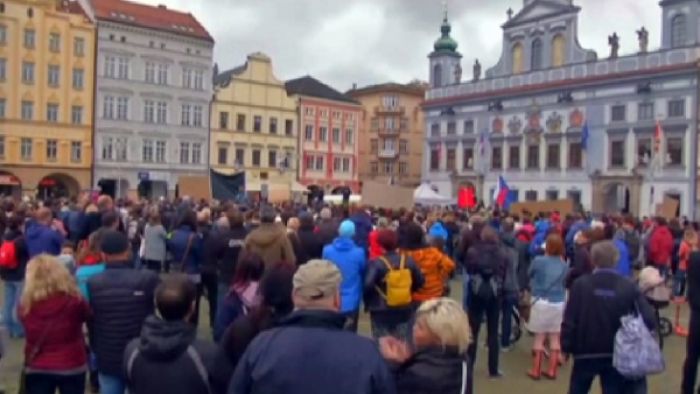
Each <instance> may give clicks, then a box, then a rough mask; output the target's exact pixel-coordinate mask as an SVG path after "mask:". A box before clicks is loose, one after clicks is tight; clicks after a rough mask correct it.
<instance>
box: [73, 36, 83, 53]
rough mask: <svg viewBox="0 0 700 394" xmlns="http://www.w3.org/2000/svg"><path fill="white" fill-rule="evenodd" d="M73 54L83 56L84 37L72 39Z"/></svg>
mask: <svg viewBox="0 0 700 394" xmlns="http://www.w3.org/2000/svg"><path fill="white" fill-rule="evenodd" d="M73 56H76V57H83V56H85V39H84V38H81V37H75V38H74V39H73Z"/></svg>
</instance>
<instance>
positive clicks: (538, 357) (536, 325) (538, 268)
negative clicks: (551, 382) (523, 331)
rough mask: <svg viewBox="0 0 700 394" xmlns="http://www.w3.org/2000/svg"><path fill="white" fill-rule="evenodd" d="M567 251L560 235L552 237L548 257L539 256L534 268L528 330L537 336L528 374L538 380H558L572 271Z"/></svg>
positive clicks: (546, 251) (547, 242) (548, 243)
mask: <svg viewBox="0 0 700 394" xmlns="http://www.w3.org/2000/svg"><path fill="white" fill-rule="evenodd" d="M565 253H566V249H565V247H564V241H563V240H562V238H561V236H560V235H559V234H550V235H549V236H548V237H547V241H546V245H545V254H544V255H543V256H538V257H536V258H535V260H534V261H533V262H532V265H530V287H531V288H532V311H531V315H530V323H529V326H528V328H529V329H530V331H532V332H533V333H535V342H534V344H533V345H532V354H533V365H532V370H530V371H529V372H528V373H527V374H528V376H530V377H531V378H532V379H535V380H538V379H540V377H541V376H542V375H544V376H545V377H546V378H549V379H556V378H557V368H558V367H559V361H560V360H559V357H560V355H561V345H560V340H559V333H560V332H561V323H562V320H563V318H564V301H565V300H566V290H565V288H564V279H565V278H566V275H567V273H568V271H569V268H568V267H567V266H566V262H565V261H564V255H565ZM545 340H547V341H548V343H549V350H550V358H549V369H548V370H547V371H546V372H544V373H542V359H543V357H544V343H545Z"/></svg>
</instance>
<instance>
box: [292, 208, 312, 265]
mask: <svg viewBox="0 0 700 394" xmlns="http://www.w3.org/2000/svg"><path fill="white" fill-rule="evenodd" d="M300 226H301V223H300V222H299V218H297V217H295V216H293V217H289V219H287V238H289V242H290V243H291V244H292V250H293V251H294V258H295V260H296V262H297V264H301V263H302V262H306V261H309V257H308V256H307V254H306V250H305V249H304V247H303V246H302V245H301V242H300V241H299V236H298V235H297V232H298V231H299V227H300Z"/></svg>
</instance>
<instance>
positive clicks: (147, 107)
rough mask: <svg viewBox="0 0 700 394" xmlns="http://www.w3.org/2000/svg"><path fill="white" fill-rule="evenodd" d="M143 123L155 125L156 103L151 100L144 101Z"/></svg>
mask: <svg viewBox="0 0 700 394" xmlns="http://www.w3.org/2000/svg"><path fill="white" fill-rule="evenodd" d="M143 121H144V122H146V123H155V121H156V103H155V101H153V100H145V101H144V109H143Z"/></svg>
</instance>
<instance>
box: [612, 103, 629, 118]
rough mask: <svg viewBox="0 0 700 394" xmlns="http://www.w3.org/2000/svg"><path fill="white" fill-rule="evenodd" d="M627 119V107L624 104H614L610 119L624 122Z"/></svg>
mask: <svg viewBox="0 0 700 394" xmlns="http://www.w3.org/2000/svg"><path fill="white" fill-rule="evenodd" d="M626 119H627V107H626V106H625V105H624V104H621V105H613V106H612V111H611V116H610V120H611V121H613V122H624V121H625V120H626Z"/></svg>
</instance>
